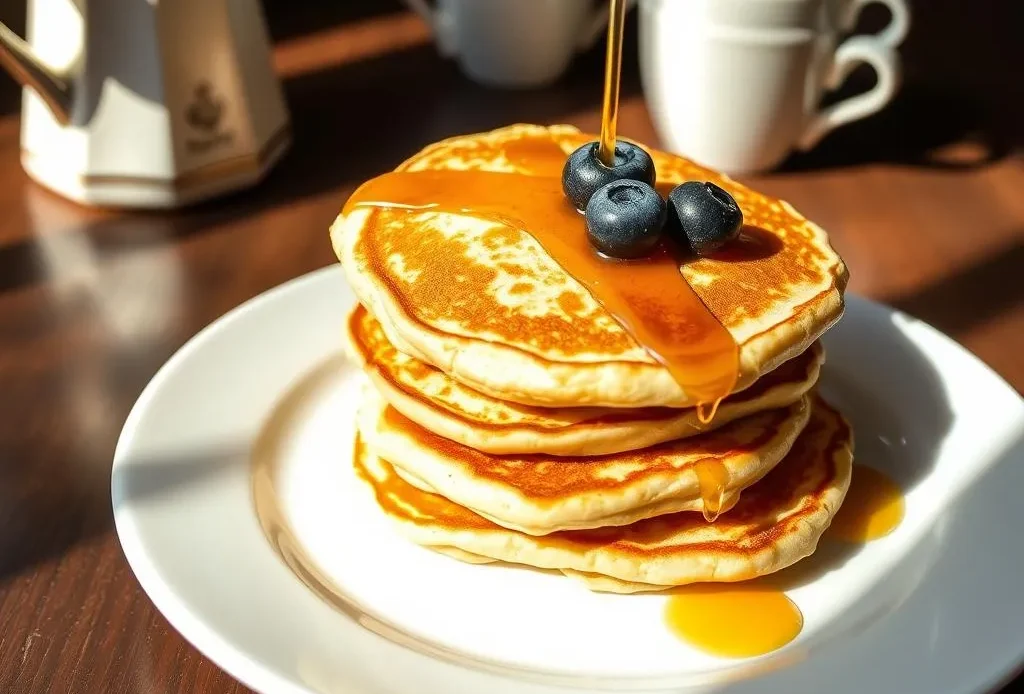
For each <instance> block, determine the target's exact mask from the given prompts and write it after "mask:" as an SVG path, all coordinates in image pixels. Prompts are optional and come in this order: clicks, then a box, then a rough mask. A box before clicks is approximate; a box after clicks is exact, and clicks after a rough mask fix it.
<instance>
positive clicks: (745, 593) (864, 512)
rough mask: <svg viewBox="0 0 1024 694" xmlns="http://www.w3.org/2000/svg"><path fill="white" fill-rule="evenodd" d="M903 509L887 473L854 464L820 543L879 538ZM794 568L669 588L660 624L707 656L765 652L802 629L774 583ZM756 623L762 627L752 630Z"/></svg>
mask: <svg viewBox="0 0 1024 694" xmlns="http://www.w3.org/2000/svg"><path fill="white" fill-rule="evenodd" d="M858 480H859V481H858ZM904 508H905V503H904V498H903V491H902V490H901V489H900V487H899V486H898V485H897V484H896V483H895V482H894V481H892V480H891V479H890V478H889V477H888V475H886V474H885V473H883V472H881V471H879V470H876V469H875V468H871V467H868V466H866V465H854V468H853V475H852V477H851V479H850V488H849V490H848V491H847V494H846V497H845V498H844V500H843V504H842V506H840V507H839V511H838V512H837V514H836V516H835V518H833V520H832V524H831V525H830V526H829V528H828V530H826V531H825V534H824V536H823V537H822V540H821V541H823V542H843V543H848V544H866V543H868V542H871V541H873V540H877V539H880V538H882V537H885V536H886V535H888V534H889V533H891V532H892V531H893V530H895V529H896V527H898V526H899V524H900V522H901V521H902V520H903V515H904ZM706 517H707V513H705V518H706ZM799 567H800V562H797V563H796V564H793V565H792V566H790V567H786V568H785V569H782V570H781V571H779V572H776V573H775V574H768V575H767V576H763V577H761V578H759V579H754V580H752V581H743V582H738V583H695V584H693V585H690V586H683V587H681V588H676V589H673V590H672V593H673V594H672V595H671V596H670V597H669V599H668V602H667V603H666V605H665V612H664V615H665V623H666V625H667V627H668V629H669V631H671V632H672V633H673V634H675V635H676V636H677V637H678V638H679V639H680V640H682V641H685V642H686V643H688V644H690V645H692V646H694V647H695V648H698V649H701V650H703V651H706V652H708V653H711V654H712V655H717V656H721V657H726V658H743V657H751V656H757V655H764V654H766V653H770V652H771V651H774V650H776V649H778V648H781V647H782V646H784V645H786V644H787V643H789V642H790V641H792V640H793V639H794V638H796V637H797V636H798V635H799V633H800V630H801V629H802V627H803V615H802V614H801V613H800V608H798V607H797V605H796V603H794V602H793V601H792V600H791V599H790V598H789V597H788V596H787V595H786V593H785V591H784V590H782V589H781V588H779V587H778V583H779V580H780V578H782V577H783V576H784V575H785V573H786V572H787V571H789V570H790V569H794V570H796V571H799V570H800V569H799ZM755 622H757V623H759V624H761V625H762V627H763V625H765V624H767V627H764V628H757V627H755Z"/></svg>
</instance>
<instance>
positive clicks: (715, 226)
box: [668, 181, 743, 256]
mask: <svg viewBox="0 0 1024 694" xmlns="http://www.w3.org/2000/svg"><path fill="white" fill-rule="evenodd" d="M742 226H743V211H742V210H740V206H739V205H737V204H736V201H735V200H734V199H733V197H732V196H731V195H729V193H728V192H726V191H725V190H723V189H722V188H719V187H718V186H716V185H715V184H714V183H711V182H710V181H708V182H704V183H702V182H700V181H687V182H686V183H683V184H681V185H678V186H676V187H675V188H674V189H673V190H672V192H671V193H669V194H668V233H670V234H672V235H674V236H675V237H676V239H677V240H678V241H679V242H680V243H683V244H686V245H687V246H689V247H690V249H691V250H692V251H693V252H694V253H696V254H697V255H702V256H703V255H710V254H712V253H714V252H715V251H717V250H718V249H719V248H721V247H722V246H723V245H725V244H726V243H727V242H729V241H731V240H732V239H734V238H736V237H737V236H738V235H739V233H740V228H741V227H742Z"/></svg>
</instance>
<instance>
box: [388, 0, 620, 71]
mask: <svg viewBox="0 0 1024 694" xmlns="http://www.w3.org/2000/svg"><path fill="white" fill-rule="evenodd" d="M630 2H631V3H632V0H630ZM405 3H406V4H407V5H409V7H411V8H412V9H414V10H416V11H417V12H418V13H419V14H420V15H421V16H422V17H423V18H424V19H426V20H427V21H428V22H430V25H431V26H432V27H433V29H434V38H435V40H436V42H437V47H438V50H439V51H440V52H441V54H442V55H445V56H448V57H455V58H456V59H457V60H458V61H459V65H460V66H461V67H462V69H463V70H464V71H465V73H466V74H467V75H469V76H470V77H471V78H473V79H474V80H476V81H478V82H481V83H483V84H487V85H493V86H499V87H536V86H540V85H544V84H548V83H550V82H552V81H554V80H555V79H557V78H558V77H559V76H560V75H561V74H562V73H563V72H565V69H566V67H568V65H569V61H570V60H571V59H572V57H573V55H575V54H576V52H577V51H579V50H582V49H585V48H589V47H590V46H591V45H593V43H594V42H595V41H596V40H597V38H598V37H599V36H601V34H602V32H603V31H604V29H605V27H606V25H607V23H608V3H607V0H487V1H486V2H480V0H436V2H435V5H436V7H432V6H431V4H430V3H429V2H428V1H427V0H405Z"/></svg>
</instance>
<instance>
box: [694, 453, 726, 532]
mask: <svg viewBox="0 0 1024 694" xmlns="http://www.w3.org/2000/svg"><path fill="white" fill-rule="evenodd" d="M693 469H694V472H696V473H697V482H698V483H699V484H700V498H701V508H702V509H703V512H704V520H706V521H707V522H708V523H714V522H715V521H716V520H718V516H719V515H720V514H721V513H722V507H723V506H724V502H725V490H726V485H727V484H728V482H729V471H728V470H726V468H725V465H723V464H722V463H721V461H718V460H712V459H707V460H701V461H699V462H698V463H697V464H696V465H694V466H693Z"/></svg>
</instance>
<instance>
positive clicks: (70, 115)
mask: <svg viewBox="0 0 1024 694" xmlns="http://www.w3.org/2000/svg"><path fill="white" fill-rule="evenodd" d="M28 10H29V11H28V31H27V34H28V37H27V38H28V40H27V41H23V40H21V39H20V38H19V37H18V36H16V35H15V34H14V33H12V32H11V31H10V30H9V29H8V28H7V27H6V26H4V25H2V24H0V61H2V62H3V65H4V67H6V68H7V69H8V71H9V72H10V73H11V74H12V75H13V76H14V77H15V78H16V79H17V80H18V81H19V82H21V83H22V84H23V85H24V86H25V90H24V99H23V106H22V133H21V157H22V165H23V166H24V168H25V170H26V171H27V172H28V174H29V175H30V176H31V177H32V178H34V179H35V180H37V181H39V182H40V183H41V184H43V185H44V186H46V187H48V188H50V189H52V190H54V191H56V192H58V193H60V194H61V195H64V196H66V197H68V198H71V199H73V200H76V201H79V202H82V203H86V204H94V205H101V206H115V207H142V208H145V207H149V208H166V207H175V206H178V205H182V204H185V203H190V202H194V201H197V200H200V199H203V198H207V197H210V196H212V195H216V194H219V193H223V192H226V191H229V190H233V189H238V188H242V187H245V186H248V185H251V184H252V183H254V182H256V181H257V180H259V179H260V178H261V177H262V176H263V175H264V174H265V173H266V171H267V170H268V169H269V168H270V167H271V166H272V165H273V164H274V163H275V162H276V161H277V159H279V158H280V157H281V155H282V154H283V153H284V151H285V150H286V149H287V147H288V145H289V143H290V127H289V126H290V124H289V117H288V111H287V108H286V106H285V102H284V98H283V95H282V92H281V87H280V84H279V83H278V81H277V78H276V75H275V74H274V71H273V66H272V63H271V55H270V42H269V38H268V36H267V30H266V26H265V24H264V20H263V14H262V9H261V7H260V4H259V2H258V0H163V1H160V0H29V7H28Z"/></svg>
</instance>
